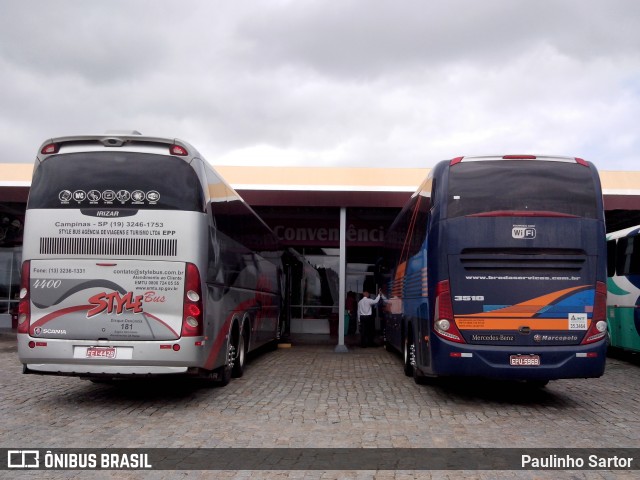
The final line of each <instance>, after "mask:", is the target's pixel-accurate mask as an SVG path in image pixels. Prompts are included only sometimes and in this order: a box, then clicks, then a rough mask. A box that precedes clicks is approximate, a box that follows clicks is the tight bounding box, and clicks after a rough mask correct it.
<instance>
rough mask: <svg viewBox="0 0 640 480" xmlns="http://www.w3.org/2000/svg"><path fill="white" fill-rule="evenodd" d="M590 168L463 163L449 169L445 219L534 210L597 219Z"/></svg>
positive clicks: (509, 162)
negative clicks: (446, 217)
mask: <svg viewBox="0 0 640 480" xmlns="http://www.w3.org/2000/svg"><path fill="white" fill-rule="evenodd" d="M591 173H592V172H591V170H590V169H589V168H585V167H584V166H583V165H579V164H576V163H564V162H544V161H526V160H500V161H495V162H494V161H484V162H466V163H465V162H461V163H458V164H456V165H453V166H452V167H451V168H450V170H449V189H448V192H447V195H448V198H447V212H448V213H447V216H448V217H449V218H452V217H461V216H466V215H479V214H485V213H488V214H490V213H492V212H531V213H532V214H535V213H541V214H544V213H549V214H560V215H571V216H577V217H583V218H598V202H597V199H596V188H595V185H594V181H593V177H592V175H591Z"/></svg>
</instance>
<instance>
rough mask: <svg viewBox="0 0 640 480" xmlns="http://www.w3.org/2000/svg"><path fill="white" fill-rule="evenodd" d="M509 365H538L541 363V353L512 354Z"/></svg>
mask: <svg viewBox="0 0 640 480" xmlns="http://www.w3.org/2000/svg"><path fill="white" fill-rule="evenodd" d="M509 365H512V366H514V367H536V366H538V365H540V355H511V356H510V357H509Z"/></svg>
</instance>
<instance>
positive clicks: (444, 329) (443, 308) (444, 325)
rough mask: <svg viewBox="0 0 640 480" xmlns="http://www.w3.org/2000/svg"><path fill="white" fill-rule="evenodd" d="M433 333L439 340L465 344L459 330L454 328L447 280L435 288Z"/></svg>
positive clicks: (454, 323)
mask: <svg viewBox="0 0 640 480" xmlns="http://www.w3.org/2000/svg"><path fill="white" fill-rule="evenodd" d="M433 331H434V332H435V333H436V335H438V336H439V337H440V338H444V339H445V340H449V341H451V342H456V343H467V342H465V340H464V338H463V337H462V334H461V333H460V330H458V327H457V326H456V322H455V320H454V317H453V305H452V303H451V289H450V288H449V280H443V281H442V282H440V283H438V285H437V287H436V304H435V318H434V319H433Z"/></svg>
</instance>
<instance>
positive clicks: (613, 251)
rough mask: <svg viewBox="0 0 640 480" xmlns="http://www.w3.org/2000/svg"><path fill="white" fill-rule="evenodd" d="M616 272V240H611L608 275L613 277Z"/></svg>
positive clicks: (608, 244) (608, 246) (608, 249)
mask: <svg viewBox="0 0 640 480" xmlns="http://www.w3.org/2000/svg"><path fill="white" fill-rule="evenodd" d="M615 274H616V241H615V240H609V241H608V242H607V277H613V276H614V275H615Z"/></svg>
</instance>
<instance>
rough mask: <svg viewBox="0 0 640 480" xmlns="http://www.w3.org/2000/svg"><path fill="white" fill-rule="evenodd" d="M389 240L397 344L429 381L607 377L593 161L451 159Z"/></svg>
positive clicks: (414, 371) (390, 318)
mask: <svg viewBox="0 0 640 480" xmlns="http://www.w3.org/2000/svg"><path fill="white" fill-rule="evenodd" d="M386 238H387V242H386V244H387V254H386V255H385V262H384V263H383V264H382V272H383V274H385V273H386V274H387V275H388V277H389V278H388V281H387V283H386V290H385V303H384V307H383V310H384V318H385V330H384V334H385V346H386V347H391V348H393V349H396V350H398V351H400V352H401V353H402V356H403V362H404V372H405V374H406V375H409V376H413V377H414V379H415V380H416V382H417V383H424V381H426V380H427V379H428V378H429V377H438V376H473V377H488V378H499V379H512V380H524V381H527V382H530V383H531V384H534V385H539V386H543V385H546V383H548V382H549V380H554V379H560V378H588V377H599V376H601V375H602V374H603V373H604V369H605V361H606V349H607V338H606V337H607V321H606V293H607V292H606V280H607V278H606V275H607V272H606V257H605V246H606V245H605V223H604V209H603V201H602V193H601V186H600V179H599V176H598V172H597V170H596V168H595V167H594V165H593V164H591V163H590V162H586V161H584V160H582V159H580V158H573V157H548V156H545V157H542V156H533V155H506V156H501V157H500V156H488V157H459V158H455V159H453V160H448V161H443V162H439V163H438V164H437V165H436V166H435V167H434V168H433V169H432V170H431V172H430V173H429V176H428V177H427V179H426V180H425V181H424V182H423V183H422V184H421V186H420V187H419V188H418V190H417V191H416V193H415V194H414V195H413V196H412V197H411V199H410V200H409V202H408V203H407V205H405V207H404V208H403V210H402V211H401V213H400V214H399V215H398V217H397V218H396V220H395V221H394V223H393V225H392V227H391V229H390V231H389V232H388V234H387V237H386Z"/></svg>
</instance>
